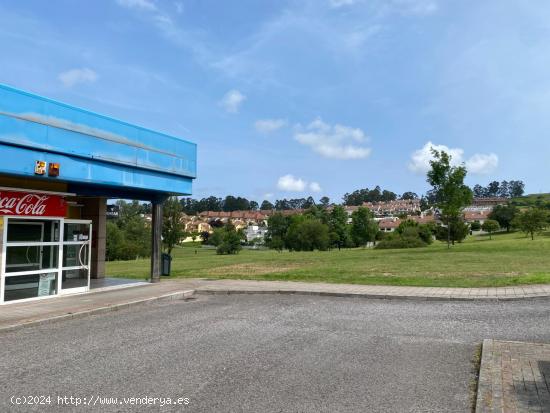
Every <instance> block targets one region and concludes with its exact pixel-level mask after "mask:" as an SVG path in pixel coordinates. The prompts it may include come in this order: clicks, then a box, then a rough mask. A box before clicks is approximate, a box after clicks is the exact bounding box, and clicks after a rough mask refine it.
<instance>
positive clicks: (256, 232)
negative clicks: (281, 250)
mask: <svg viewBox="0 0 550 413" xmlns="http://www.w3.org/2000/svg"><path fill="white" fill-rule="evenodd" d="M266 233H267V227H261V226H258V225H249V226H248V227H246V229H245V230H244V234H245V236H246V241H247V242H251V241H254V240H263V239H264V238H265V234H266Z"/></svg>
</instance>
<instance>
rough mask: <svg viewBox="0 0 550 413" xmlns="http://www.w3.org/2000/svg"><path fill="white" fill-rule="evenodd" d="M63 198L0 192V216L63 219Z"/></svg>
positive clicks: (65, 205) (65, 206) (64, 206)
mask: <svg viewBox="0 0 550 413" xmlns="http://www.w3.org/2000/svg"><path fill="white" fill-rule="evenodd" d="M66 213H67V203H66V202H65V198H63V197H61V196H58V195H50V194H37V193H29V192H12V191H0V215H9V216H27V217H64V216H65V215H66Z"/></svg>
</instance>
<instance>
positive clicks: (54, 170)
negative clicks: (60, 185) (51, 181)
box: [48, 162, 59, 177]
mask: <svg viewBox="0 0 550 413" xmlns="http://www.w3.org/2000/svg"><path fill="white" fill-rule="evenodd" d="M48 176H51V177H57V176H59V164H58V163H57V162H50V164H49V166H48Z"/></svg>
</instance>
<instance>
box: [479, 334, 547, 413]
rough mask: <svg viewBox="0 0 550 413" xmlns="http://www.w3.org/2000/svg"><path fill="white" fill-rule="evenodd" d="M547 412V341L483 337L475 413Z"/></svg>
mask: <svg viewBox="0 0 550 413" xmlns="http://www.w3.org/2000/svg"><path fill="white" fill-rule="evenodd" d="M485 412H487V413H489V412H516V413H523V412H525V413H527V412H540V413H545V412H550V344H541V343H521V342H514V341H499V340H484V341H483V353H482V357H481V367H480V374H479V385H478V391H477V403H476V413H485Z"/></svg>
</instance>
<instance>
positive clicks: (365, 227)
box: [351, 207, 379, 247]
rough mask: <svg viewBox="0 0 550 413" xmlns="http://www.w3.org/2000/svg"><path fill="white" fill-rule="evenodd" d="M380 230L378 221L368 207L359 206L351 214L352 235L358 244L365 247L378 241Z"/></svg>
mask: <svg viewBox="0 0 550 413" xmlns="http://www.w3.org/2000/svg"><path fill="white" fill-rule="evenodd" d="M378 232H379V228H378V223H377V222H376V221H375V220H374V219H373V215H372V212H371V211H370V209H368V208H364V207H359V208H357V209H356V210H355V211H353V212H352V214H351V236H352V238H353V241H354V242H355V244H356V245H359V246H362V247H364V246H365V245H367V244H368V243H369V242H374V241H376V234H377V233H378Z"/></svg>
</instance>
